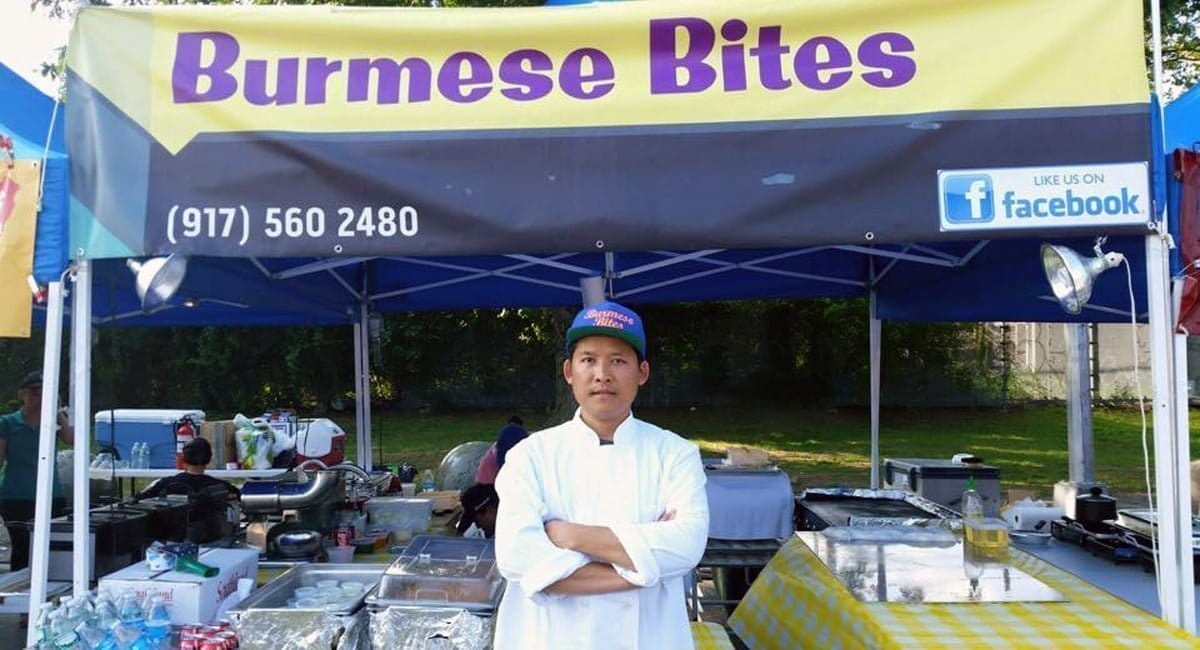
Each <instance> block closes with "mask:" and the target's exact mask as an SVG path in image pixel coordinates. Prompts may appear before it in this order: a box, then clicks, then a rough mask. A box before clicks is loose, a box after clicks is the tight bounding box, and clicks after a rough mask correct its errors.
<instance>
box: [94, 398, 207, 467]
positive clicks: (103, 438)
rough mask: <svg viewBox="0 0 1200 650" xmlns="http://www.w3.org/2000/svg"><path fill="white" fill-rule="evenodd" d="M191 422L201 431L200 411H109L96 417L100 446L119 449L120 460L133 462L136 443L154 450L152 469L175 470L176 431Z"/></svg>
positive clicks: (99, 412) (202, 419) (201, 413)
mask: <svg viewBox="0 0 1200 650" xmlns="http://www.w3.org/2000/svg"><path fill="white" fill-rule="evenodd" d="M184 418H191V420H192V422H193V423H194V424H195V425H196V429H197V430H199V428H200V424H201V423H203V422H204V411H201V410H200V409H108V410H105V411H98V412H97V413H96V445H97V446H98V447H112V448H113V449H116V451H117V454H118V458H120V459H122V460H132V458H133V456H132V454H131V453H130V452H131V451H132V449H133V443H135V442H144V443H147V444H148V445H149V447H150V468H151V469H173V468H174V467H175V427H176V426H177V425H178V424H179V422H180V421H182V420H183V419H184Z"/></svg>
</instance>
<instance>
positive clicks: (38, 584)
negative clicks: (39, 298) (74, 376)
mask: <svg viewBox="0 0 1200 650" xmlns="http://www.w3.org/2000/svg"><path fill="white" fill-rule="evenodd" d="M62 321H63V283H62V280H61V279H58V280H55V281H53V282H51V283H50V284H49V285H48V287H47V299H46V342H45V346H44V347H45V349H44V352H43V354H42V375H43V376H42V396H43V399H42V414H41V418H42V421H41V426H40V427H39V431H38V474H37V492H36V493H35V494H36V497H35V499H36V500H35V501H34V516H33V532H32V536H31V539H30V558H29V566H30V575H29V626H28V627H29V629H28V631H27V632H26V636H25V644H26V645H27V646H29V647H35V646H37V633H38V629H37V620H38V615H39V613H40V612H41V610H42V606H43V604H44V603H45V601H46V576H47V574H48V573H49V568H50V567H49V559H50V501H51V499H53V498H54V473H53V472H54V460H53V457H54V437H55V431H54V428H55V427H54V420H55V418H54V415H55V412H56V411H58V375H59V364H60V363H61V361H62V336H63V322H62Z"/></svg>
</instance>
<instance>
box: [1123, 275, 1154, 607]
mask: <svg viewBox="0 0 1200 650" xmlns="http://www.w3.org/2000/svg"><path fill="white" fill-rule="evenodd" d="M1123 262H1124V266H1125V281H1126V284H1127V285H1128V286H1129V332H1130V340H1131V342H1132V344H1133V381H1134V385H1136V386H1137V397H1138V414H1139V415H1141V416H1142V468H1143V470H1144V471H1145V477H1146V501H1147V503H1148V504H1149V507H1150V512H1151V515H1150V518H1151V521H1152V524H1151V526H1150V559H1151V561H1152V562H1153V563H1154V592H1155V594H1156V595H1157V596H1158V606H1159V609H1160V610H1161V609H1162V603H1163V593H1162V586H1163V585H1162V569H1161V568H1160V567H1159V565H1158V536H1157V535H1155V532H1156V530H1157V527H1158V522H1157V515H1156V514H1155V513H1157V512H1158V511H1157V510H1156V509H1155V508H1154V490H1153V489H1152V488H1151V486H1152V482H1151V480H1150V443H1149V435H1148V433H1149V426H1148V425H1147V421H1146V392H1145V390H1143V388H1142V369H1141V365H1140V364H1139V363H1138V340H1137V325H1138V323H1137V301H1136V299H1135V298H1134V295H1133V269H1132V268H1131V267H1130V266H1129V261H1128V260H1123Z"/></svg>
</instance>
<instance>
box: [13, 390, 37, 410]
mask: <svg viewBox="0 0 1200 650" xmlns="http://www.w3.org/2000/svg"><path fill="white" fill-rule="evenodd" d="M17 399H19V400H21V408H22V409H23V410H25V411H27V412H28V411H33V412H37V411H40V410H41V408H42V387H41V386H33V387H28V388H18V389H17Z"/></svg>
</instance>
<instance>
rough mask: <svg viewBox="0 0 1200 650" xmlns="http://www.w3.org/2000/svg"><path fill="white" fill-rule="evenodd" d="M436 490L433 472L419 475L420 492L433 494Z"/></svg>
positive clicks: (426, 471)
mask: <svg viewBox="0 0 1200 650" xmlns="http://www.w3.org/2000/svg"><path fill="white" fill-rule="evenodd" d="M436 489H437V483H435V482H434V481H433V470H431V469H427V470H425V473H424V474H422V475H421V491H422V492H433V491H434V490H436Z"/></svg>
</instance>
